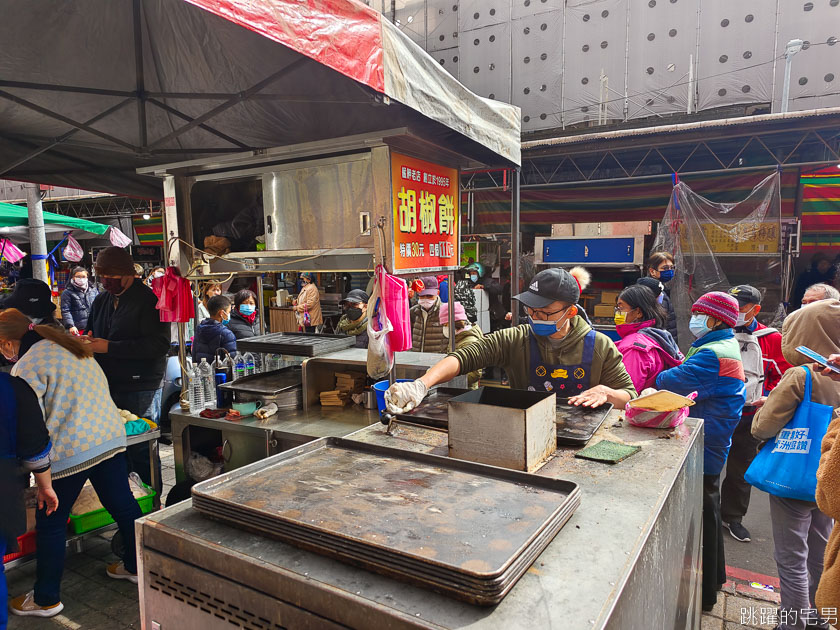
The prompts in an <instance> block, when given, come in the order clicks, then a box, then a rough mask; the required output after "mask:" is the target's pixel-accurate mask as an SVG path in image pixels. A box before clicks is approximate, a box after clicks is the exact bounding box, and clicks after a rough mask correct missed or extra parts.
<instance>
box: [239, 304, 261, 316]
mask: <svg viewBox="0 0 840 630" xmlns="http://www.w3.org/2000/svg"><path fill="white" fill-rule="evenodd" d="M256 310H257V307H256V305H254V304H240V305H239V312H240V313H242V314H243V315H253V314H254V311H256Z"/></svg>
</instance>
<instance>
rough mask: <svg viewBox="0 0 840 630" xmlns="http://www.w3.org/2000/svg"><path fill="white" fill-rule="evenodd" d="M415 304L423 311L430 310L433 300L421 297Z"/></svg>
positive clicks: (433, 303)
mask: <svg viewBox="0 0 840 630" xmlns="http://www.w3.org/2000/svg"><path fill="white" fill-rule="evenodd" d="M417 303H418V304H419V305H420V308H422V309H423V310H424V311H430V310H432V307H433V306H434V305H435V298H430V297H422V298H417Z"/></svg>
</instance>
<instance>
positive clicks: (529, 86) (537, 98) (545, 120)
mask: <svg viewBox="0 0 840 630" xmlns="http://www.w3.org/2000/svg"><path fill="white" fill-rule="evenodd" d="M511 39H512V40H513V101H514V102H515V103H516V104H517V105H519V107H521V108H522V129H523V130H525V131H532V130H536V129H551V128H554V127H559V126H560V124H561V120H560V110H562V109H563V106H562V103H561V89H562V83H563V82H562V67H563V11H550V12H546V13H539V14H536V15H532V16H530V17H526V18H522V19H519V20H514V21H513V23H512V28H511Z"/></svg>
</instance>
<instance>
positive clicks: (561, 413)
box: [557, 398, 613, 446]
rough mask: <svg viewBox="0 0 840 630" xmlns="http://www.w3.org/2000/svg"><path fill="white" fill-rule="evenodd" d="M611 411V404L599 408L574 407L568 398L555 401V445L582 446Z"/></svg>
mask: <svg viewBox="0 0 840 630" xmlns="http://www.w3.org/2000/svg"><path fill="white" fill-rule="evenodd" d="M612 410H613V405H612V403H604V404H603V405H601V406H599V407H592V408H589V407H575V406H574V405H570V404H569V399H568V398H558V399H557V443H558V444H569V445H572V446H583V445H584V444H586V443H587V442H588V441H589V440H590V439H592V436H593V435H595V431H597V430H598V428H599V427H600V426H601V425H602V424H604V420H606V419H607V416H608V415H609V414H610V411H612Z"/></svg>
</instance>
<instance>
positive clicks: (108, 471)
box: [35, 453, 141, 606]
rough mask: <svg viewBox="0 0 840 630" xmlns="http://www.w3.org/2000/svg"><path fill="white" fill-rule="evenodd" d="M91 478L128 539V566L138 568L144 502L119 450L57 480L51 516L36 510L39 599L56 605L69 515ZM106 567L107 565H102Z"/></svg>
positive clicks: (129, 568)
mask: <svg viewBox="0 0 840 630" xmlns="http://www.w3.org/2000/svg"><path fill="white" fill-rule="evenodd" d="M88 479H90V483H91V485H92V486H93V489H94V490H96V494H97V495H98V496H99V500H100V501H101V502H102V506H103V507H104V508H105V509H106V510H108V513H109V514H110V515H111V517H113V519H114V520H115V521H116V522H117V527H119V529H120V534H122V537H123V541H124V542H125V549H126V553H125V558H124V560H123V562H124V563H125V568H126V570H127V571H130V572H131V573H136V572H137V556H136V553H135V542H134V521H135V520H136V519H138V518H140V516H141V511H140V506H139V505H138V504H137V501H136V499H135V498H134V496H132V494H131V488H130V487H129V485H128V476H127V474H126V463H125V454H124V453H117V454H116V455H114V456H113V457H109V458H108V459H106V460H105V461H102V462H99V463H98V464H97V465H96V466H94V467H93V468H89V469H88V470H83V471H82V472H79V473H76V474H75V475H70V476H69V477H62V478H61V479H54V480H53V482H52V483H53V490H55V493H56V495H57V496H58V509H57V510H56V511H55V512H53V513H52V514H50V515H49V516H47V512H46V510H38V511H37V512H36V513H35V540H36V543H37V547H36V551H35V557H36V559H37V564H38V566H37V569H36V574H35V575H36V579H35V603H36V604H38V605H39V606H52V605H53V604H57V603H58V602H59V601H61V576H62V574H63V573H64V553H65V546H66V541H67V518H68V516H69V515H70V510H71V509H72V507H73V504H74V503H75V502H76V499H77V498H78V497H79V493H80V492H81V491H82V486H84V485H85V481H87V480H88ZM102 570H103V571H104V570H105V567H104V566H103V567H102Z"/></svg>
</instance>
